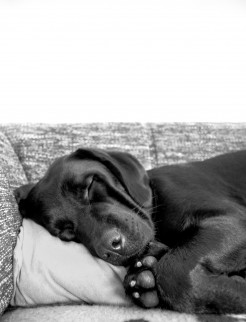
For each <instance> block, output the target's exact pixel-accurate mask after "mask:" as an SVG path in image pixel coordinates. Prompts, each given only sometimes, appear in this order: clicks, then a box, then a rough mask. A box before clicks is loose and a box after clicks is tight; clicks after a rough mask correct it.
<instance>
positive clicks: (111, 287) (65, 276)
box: [11, 219, 131, 306]
mask: <svg viewBox="0 0 246 322" xmlns="http://www.w3.org/2000/svg"><path fill="white" fill-rule="evenodd" d="M125 274H126V269H125V268H124V267H119V266H118V267H116V266H113V265H111V264H109V263H106V262H104V261H103V260H101V259H99V258H96V257H93V256H92V255H91V254H90V253H89V251H88V250H87V249H86V248H85V247H84V246H83V245H81V244H78V243H75V242H63V241H61V240H60V239H58V238H56V237H54V236H52V235H50V233H49V232H48V231H47V230H45V229H44V228H43V227H41V226H40V225H38V224H36V223H34V222H33V221H31V220H29V219H24V220H23V225H22V227H21V230H20V234H19V236H18V241H17V245H16V247H15V252H14V282H15V289H14V294H13V297H12V300H11V305H13V306H31V305H38V304H52V303H73V302H80V303H83V302H86V303H91V304H92V303H93V304H114V305H131V302H130V300H129V299H128V298H127V297H126V295H125V292H124V288H123V284H122V281H123V279H124V276H125Z"/></svg>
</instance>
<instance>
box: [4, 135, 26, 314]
mask: <svg viewBox="0 0 246 322" xmlns="http://www.w3.org/2000/svg"><path fill="white" fill-rule="evenodd" d="M0 183H1V185H0V314H2V313H3V311H4V310H5V308H6V307H7V306H8V304H9V301H10V299H11V296H12V292H13V263H12V261H13V249H14V247H15V244H16V239H17V234H18V232H19V227H20V224H21V218H20V215H19V212H18V209H17V205H16V202H15V198H14V195H13V189H15V188H16V187H18V186H19V185H21V184H23V183H26V176H25V173H24V171H23V168H22V166H21V164H20V162H19V159H18V158H17V156H16V154H15V152H14V150H13V149H12V146H11V144H10V142H9V141H8V139H7V138H6V137H5V136H4V135H3V134H2V133H1V132H0Z"/></svg>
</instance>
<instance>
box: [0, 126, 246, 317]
mask: <svg viewBox="0 0 246 322" xmlns="http://www.w3.org/2000/svg"><path fill="white" fill-rule="evenodd" d="M79 146H84V147H99V148H106V149H111V150H123V151H128V152H130V153H132V154H133V155H135V156H136V157H137V158H138V159H139V160H140V161H141V162H142V163H143V165H144V166H145V168H151V167H155V166H157V165H162V164H172V163H180V162H186V161H194V160H202V159H204V158H208V157H212V156H215V155H218V154H220V153H225V152H228V151H234V150H240V149H246V124H208V123H204V124H202V123H198V124H175V123H174V124H168V123H163V124H140V123H133V124H124V123H103V124H100V123H97V124H60V125H45V124H34V125H28V124H21V125H20V124H8V125H0V180H1V182H0V265H1V266H0V309H1V310H2V311H3V310H4V309H5V308H6V306H7V304H8V302H9V299H10V297H11V294H12V291H13V285H12V284H13V282H12V277H13V276H12V256H13V248H14V246H15V243H16V236H17V233H18V229H19V226H20V224H21V218H20V216H19V213H18V211H17V206H16V203H15V200H14V197H13V189H14V188H15V187H16V186H19V185H21V184H23V183H25V182H26V181H27V180H28V181H36V180H38V179H39V178H40V177H42V175H43V174H44V172H45V171H46V169H47V167H48V166H49V164H50V163H51V162H52V161H53V160H54V159H55V158H56V157H58V156H61V155H63V154H65V153H70V152H72V151H74V150H75V149H76V148H78V147H79ZM212 318H213V319H212ZM228 318H229V317H225V316H224V317H221V321H226V320H228ZM82 319H83V321H122V322H123V321H134V319H135V321H142V322H143V321H172V320H173V321H174V320H175V321H177V320H180V321H184V320H185V321H197V320H201V319H202V320H203V321H204V319H205V321H206V319H207V318H206V317H205V316H203V317H194V316H188V315H185V314H175V313H170V312H165V311H164V312H161V311H160V310H147V311H146V310H141V309H138V308H131V309H129V308H115V307H101V306H93V307H91V306H87V305H83V306H54V307H42V308H32V309H15V310H11V311H7V312H6V313H5V314H4V315H3V316H2V321H80V320H82ZM141 319H142V320H141ZM218 319H220V317H212V316H210V317H209V319H208V320H210V321H213V320H218ZM229 319H230V321H231V320H232V317H230V318H229ZM235 319H241V317H239V316H237V317H235ZM228 321H229V320H228Z"/></svg>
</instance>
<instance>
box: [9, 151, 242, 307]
mask: <svg viewBox="0 0 246 322" xmlns="http://www.w3.org/2000/svg"><path fill="white" fill-rule="evenodd" d="M15 194H16V199H17V201H18V204H19V209H20V212H21V214H22V215H23V217H27V218H31V219H33V220H34V221H35V222H37V223H39V224H40V225H42V226H44V227H45V228H46V229H47V230H48V231H49V232H50V233H51V234H53V235H55V236H58V237H59V238H61V239H62V240H65V241H71V240H73V241H76V242H79V243H82V244H84V245H85V246H86V247H87V248H88V249H89V250H90V252H91V253H92V254H93V255H95V256H98V257H99V258H102V259H104V260H105V261H108V262H109V263H111V264H114V265H124V266H126V267H129V271H128V274H127V276H126V278H125V283H124V286H125V290H126V293H127V294H129V295H130V296H131V297H132V299H133V301H134V302H135V303H137V304H138V305H140V306H143V307H156V306H158V307H162V308H167V309H171V310H177V311H181V312H200V313H205V312H206V313H242V312H246V282H245V272H246V151H240V152H235V153H230V154H225V155H221V156H218V157H215V158H212V159H208V160H205V161H202V162H191V163H187V164H181V165H170V166H163V167H159V168H155V169H152V170H149V171H145V170H144V168H143V167H142V166H141V164H140V163H139V162H138V161H137V160H136V159H135V158H134V157H133V156H132V155H130V154H128V153H124V152H112V151H111V152H106V151H103V150H99V149H78V150H77V151H75V152H74V153H72V154H70V155H66V156H63V157H61V158H59V159H57V160H56V161H55V162H54V163H53V164H52V165H51V166H50V168H49V169H48V171H47V173H46V174H45V176H44V177H43V178H42V179H41V180H40V181H39V182H38V183H37V184H29V185H25V186H22V187H20V188H18V189H17V190H16V192H15Z"/></svg>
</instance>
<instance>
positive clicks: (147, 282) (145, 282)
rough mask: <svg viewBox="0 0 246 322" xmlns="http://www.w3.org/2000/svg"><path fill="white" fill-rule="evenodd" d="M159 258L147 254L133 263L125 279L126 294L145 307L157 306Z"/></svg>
mask: <svg viewBox="0 0 246 322" xmlns="http://www.w3.org/2000/svg"><path fill="white" fill-rule="evenodd" d="M156 264H157V259H156V258H155V257H154V256H150V255H148V256H146V257H144V258H142V259H141V260H138V261H137V262H136V263H135V265H133V266H132V267H131V268H130V269H129V271H128V274H127V275H126V277H125V280H124V287H125V290H126V294H127V295H128V296H130V297H131V298H132V300H133V302H134V303H136V304H137V305H140V306H142V307H145V308H152V307H156V306H158V304H159V297H158V293H157V288H156V282H155V273H154V271H155V267H156Z"/></svg>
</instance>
